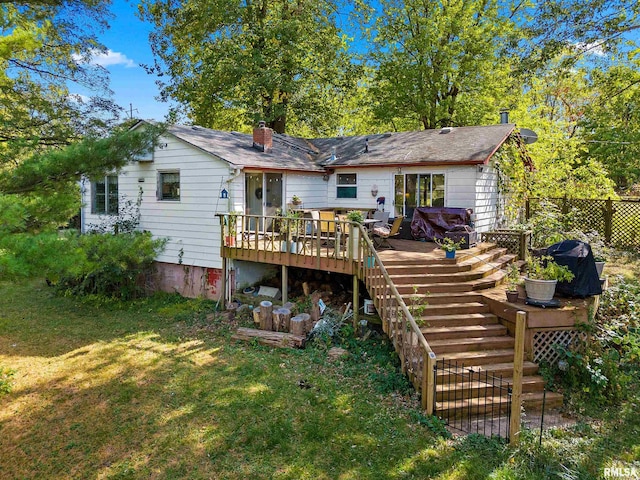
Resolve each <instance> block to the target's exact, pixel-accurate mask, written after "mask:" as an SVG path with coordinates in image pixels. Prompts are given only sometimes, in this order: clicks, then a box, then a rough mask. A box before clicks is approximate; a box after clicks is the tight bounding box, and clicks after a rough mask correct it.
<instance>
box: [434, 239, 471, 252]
mask: <svg viewBox="0 0 640 480" xmlns="http://www.w3.org/2000/svg"><path fill="white" fill-rule="evenodd" d="M434 241H435V242H436V243H437V244H438V246H439V247H440V248H441V249H442V250H444V251H445V252H455V251H456V250H458V249H459V248H460V247H462V245H464V243H465V240H464V238H463V239H461V240H458V241H457V242H454V241H453V239H452V238H449V237H445V238H443V239H442V240H438V239H437V238H436V239H435V240H434Z"/></svg>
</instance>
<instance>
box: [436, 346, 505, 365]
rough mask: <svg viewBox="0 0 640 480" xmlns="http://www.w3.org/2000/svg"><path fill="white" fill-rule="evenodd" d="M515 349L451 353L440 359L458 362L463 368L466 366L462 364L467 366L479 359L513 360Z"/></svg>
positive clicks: (441, 356)
mask: <svg viewBox="0 0 640 480" xmlns="http://www.w3.org/2000/svg"><path fill="white" fill-rule="evenodd" d="M513 354H514V352H513V348H501V349H495V350H474V351H470V352H451V353H447V354H446V355H440V356H439V357H440V358H441V359H442V358H444V359H446V360H449V361H454V362H455V361H458V364H460V365H461V366H466V365H462V362H463V361H465V362H464V363H465V364H466V361H473V360H474V359H475V360H478V359H483V358H491V357H501V356H511V359H513ZM497 363H505V362H497Z"/></svg>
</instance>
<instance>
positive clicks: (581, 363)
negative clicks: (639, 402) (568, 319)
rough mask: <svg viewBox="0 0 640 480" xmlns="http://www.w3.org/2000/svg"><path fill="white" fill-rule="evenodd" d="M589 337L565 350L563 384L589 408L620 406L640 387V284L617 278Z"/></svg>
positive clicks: (589, 328) (591, 324)
mask: <svg viewBox="0 0 640 480" xmlns="http://www.w3.org/2000/svg"><path fill="white" fill-rule="evenodd" d="M584 330H585V333H588V334H589V335H588V337H587V339H586V340H585V341H582V342H580V343H579V344H578V345H576V346H575V347H573V348H571V349H565V348H563V349H561V351H562V353H563V354H564V362H565V364H566V368H565V370H566V371H565V372H564V373H563V375H562V381H563V384H564V386H565V387H566V388H568V389H569V390H570V391H572V392H574V393H577V394H578V395H577V397H578V398H579V399H581V400H582V401H584V403H585V404H596V405H606V404H616V403H618V402H620V401H622V400H624V399H626V398H628V397H629V395H632V394H633V392H637V389H638V386H639V384H640V284H639V283H638V282H637V281H626V280H624V279H623V278H622V277H620V278H617V279H616V281H615V283H614V284H613V286H612V287H610V288H609V289H608V290H607V291H605V292H604V293H603V295H602V299H601V305H600V308H599V310H598V313H597V315H596V316H595V318H594V320H593V322H592V323H590V324H589V325H586V326H584Z"/></svg>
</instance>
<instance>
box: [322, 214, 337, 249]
mask: <svg viewBox="0 0 640 480" xmlns="http://www.w3.org/2000/svg"><path fill="white" fill-rule="evenodd" d="M319 213H320V221H319V222H318V223H319V227H318V235H319V236H320V238H321V239H322V243H323V245H332V244H335V240H336V215H335V213H333V211H328V210H320V212H319Z"/></svg>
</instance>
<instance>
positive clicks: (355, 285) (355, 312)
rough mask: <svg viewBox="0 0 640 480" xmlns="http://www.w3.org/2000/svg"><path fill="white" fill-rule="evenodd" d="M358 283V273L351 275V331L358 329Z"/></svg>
mask: <svg viewBox="0 0 640 480" xmlns="http://www.w3.org/2000/svg"><path fill="white" fill-rule="evenodd" d="M359 289H360V284H359V282H358V275H354V276H353V301H352V302H351V304H352V305H353V331H354V332H357V331H358V317H359V312H360V292H359Z"/></svg>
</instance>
